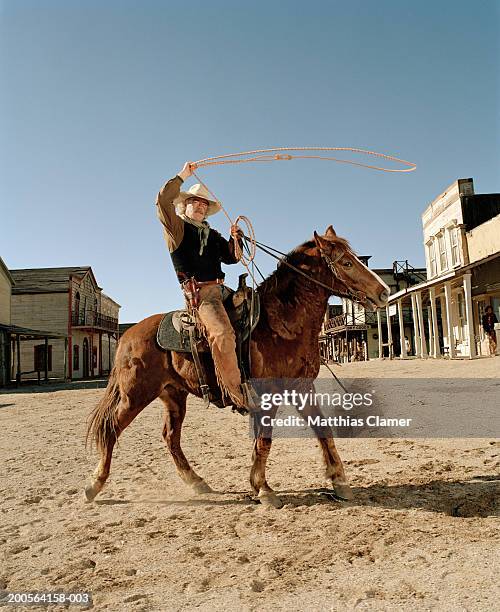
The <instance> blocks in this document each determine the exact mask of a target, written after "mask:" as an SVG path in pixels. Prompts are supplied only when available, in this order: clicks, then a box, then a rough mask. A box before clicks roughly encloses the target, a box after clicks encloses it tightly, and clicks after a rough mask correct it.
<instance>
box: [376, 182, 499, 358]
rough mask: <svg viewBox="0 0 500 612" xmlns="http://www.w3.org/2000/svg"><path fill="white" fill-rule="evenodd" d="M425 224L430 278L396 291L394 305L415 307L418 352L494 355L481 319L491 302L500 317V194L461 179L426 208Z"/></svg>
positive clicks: (425, 354) (427, 354) (421, 354)
mask: <svg viewBox="0 0 500 612" xmlns="http://www.w3.org/2000/svg"><path fill="white" fill-rule="evenodd" d="M422 227H423V235H424V246H425V252H426V263H427V278H428V280H426V281H425V282H422V283H419V284H417V285H414V286H412V287H411V288H407V289H402V290H400V291H398V292H396V293H395V294H393V295H391V297H390V298H389V306H388V309H392V310H393V314H394V316H397V313H399V312H401V311H402V310H403V309H405V308H411V310H412V312H413V313H414V317H413V319H414V335H415V337H416V354H417V356H418V357H441V356H446V357H450V358H455V357H459V358H460V357H462V358H464V357H465V358H470V359H472V358H474V357H476V356H481V355H488V354H489V343H488V340H487V338H486V335H485V333H484V330H483V327H482V324H481V321H482V316H483V314H484V311H485V309H486V307H487V306H492V308H493V311H494V312H495V314H496V316H497V319H498V320H499V321H500V194H475V193H474V184H473V180H472V179H471V178H468V179H459V180H457V181H455V182H454V183H452V185H450V186H449V187H448V188H447V189H446V190H445V191H444V192H443V193H441V194H440V195H438V196H437V198H435V199H434V200H433V201H432V202H431V203H430V204H429V206H428V207H427V208H426V209H425V211H424V213H423V214H422ZM382 324H383V322H382ZM402 333H403V332H402V331H401V330H400V331H399V332H398V334H397V336H399V337H401V334H402ZM397 336H396V337H397ZM393 339H394V335H393V338H392V340H391V341H393ZM396 354H398V353H397V352H396ZM399 354H400V355H401V356H402V357H405V356H406V355H405V353H404V351H401V352H400V353H399Z"/></svg>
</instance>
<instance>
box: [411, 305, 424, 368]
mask: <svg viewBox="0 0 500 612" xmlns="http://www.w3.org/2000/svg"><path fill="white" fill-rule="evenodd" d="M411 316H412V318H413V332H414V334H415V356H416V357H422V348H421V346H420V333H419V331H418V313H417V300H416V297H415V294H414V293H412V294H411Z"/></svg>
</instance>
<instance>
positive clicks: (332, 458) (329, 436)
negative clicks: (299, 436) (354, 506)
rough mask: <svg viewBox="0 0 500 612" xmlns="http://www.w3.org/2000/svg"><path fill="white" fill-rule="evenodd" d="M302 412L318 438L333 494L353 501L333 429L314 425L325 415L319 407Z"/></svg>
mask: <svg viewBox="0 0 500 612" xmlns="http://www.w3.org/2000/svg"><path fill="white" fill-rule="evenodd" d="M301 412H302V416H303V417H304V419H306V420H307V421H308V423H309V424H310V427H311V428H312V430H313V431H314V433H315V435H316V437H317V438H318V442H319V444H320V446H321V452H322V453H323V460H324V462H325V467H326V471H325V475H326V479H327V481H329V483H331V486H332V488H333V492H334V493H335V495H336V496H338V497H342V498H343V499H352V498H353V493H352V491H351V487H350V486H349V484H348V482H347V478H346V475H345V472H344V466H343V465H342V460H341V458H340V455H339V454H338V452H337V448H336V447H335V442H334V440H333V431H332V428H331V427H330V426H327V425H325V426H323V425H321V424H318V425H316V424H314V423H316V422H317V418H318V417H319V418H320V419H321V418H323V414H322V413H321V411H320V409H319V408H318V407H317V406H315V405H310V404H309V405H306V406H305V407H304V409H303V410H302V411H301Z"/></svg>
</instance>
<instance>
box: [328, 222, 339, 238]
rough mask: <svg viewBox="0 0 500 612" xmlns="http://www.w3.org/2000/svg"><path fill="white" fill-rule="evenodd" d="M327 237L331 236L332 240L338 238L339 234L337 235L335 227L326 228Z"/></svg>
mask: <svg viewBox="0 0 500 612" xmlns="http://www.w3.org/2000/svg"><path fill="white" fill-rule="evenodd" d="M325 236H330V238H336V236H337V234H336V233H335V230H334V229H333V226H331V225H329V226H328V227H327V228H326V232H325Z"/></svg>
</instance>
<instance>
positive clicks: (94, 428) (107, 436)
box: [85, 367, 120, 452]
mask: <svg viewBox="0 0 500 612" xmlns="http://www.w3.org/2000/svg"><path fill="white" fill-rule="evenodd" d="M119 402H120V385H119V383H118V376H117V373H116V367H114V368H113V369H112V370H111V374H110V376H109V380H108V386H107V387H106V391H105V393H104V397H103V398H102V399H101V401H100V402H99V403H98V404H97V406H96V407H95V408H94V410H92V412H91V413H90V416H89V420H88V425H87V435H86V437H85V446H87V444H88V441H89V438H90V440H91V442H95V445H96V447H97V449H98V450H99V451H101V452H104V451H105V450H106V448H107V447H108V444H109V442H110V441H111V440H113V441H114V440H116V438H117V437H118V422H117V420H116V407H117V406H118V403H119Z"/></svg>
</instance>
